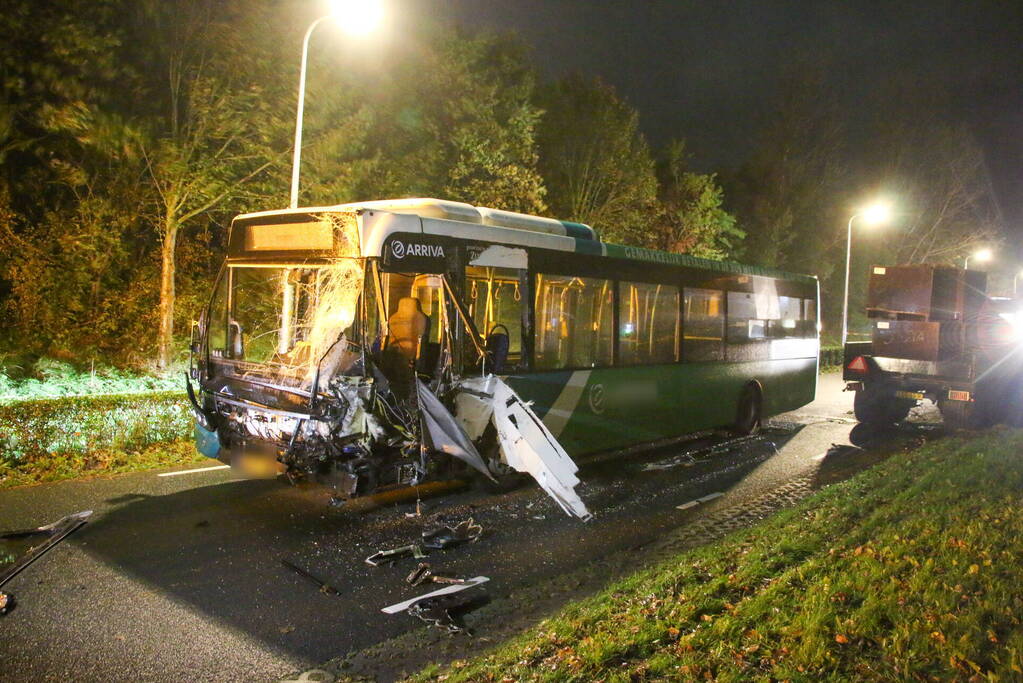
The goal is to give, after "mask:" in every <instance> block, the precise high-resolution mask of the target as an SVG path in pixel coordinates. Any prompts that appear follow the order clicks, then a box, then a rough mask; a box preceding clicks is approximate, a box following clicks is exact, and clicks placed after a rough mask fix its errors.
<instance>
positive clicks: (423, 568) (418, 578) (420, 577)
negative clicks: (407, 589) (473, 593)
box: [405, 562, 468, 586]
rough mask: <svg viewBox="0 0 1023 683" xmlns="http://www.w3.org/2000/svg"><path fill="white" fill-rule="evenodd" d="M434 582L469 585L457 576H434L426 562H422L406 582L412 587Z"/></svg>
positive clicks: (466, 580)
mask: <svg viewBox="0 0 1023 683" xmlns="http://www.w3.org/2000/svg"><path fill="white" fill-rule="evenodd" d="M427 581H432V582H433V583H450V584H459V585H460V584H464V583H468V579H460V578H458V577H455V576H444V575H441V574H434V573H433V570H431V569H430V565H429V564H428V563H426V562H420V563H419V566H418V567H416V568H415V569H413V570H412V573H411V574H409V575H408V576H407V577H405V582H406V583H408V584H409V585H410V586H418V585H419V584H422V583H426V582H427Z"/></svg>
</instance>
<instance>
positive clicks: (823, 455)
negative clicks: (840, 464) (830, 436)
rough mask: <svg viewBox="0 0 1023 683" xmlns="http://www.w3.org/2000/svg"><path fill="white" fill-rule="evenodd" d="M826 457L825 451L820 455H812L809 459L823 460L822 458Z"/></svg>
mask: <svg viewBox="0 0 1023 683" xmlns="http://www.w3.org/2000/svg"><path fill="white" fill-rule="evenodd" d="M826 457H828V454H827V453H821V454H820V455H815V456H813V457H812V458H810V459H811V460H823V459H824V458H826Z"/></svg>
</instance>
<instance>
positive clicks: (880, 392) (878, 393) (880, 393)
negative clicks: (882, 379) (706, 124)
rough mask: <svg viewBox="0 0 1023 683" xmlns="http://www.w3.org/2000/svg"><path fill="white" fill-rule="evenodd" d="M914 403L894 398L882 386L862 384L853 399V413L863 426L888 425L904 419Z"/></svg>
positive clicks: (890, 392)
mask: <svg viewBox="0 0 1023 683" xmlns="http://www.w3.org/2000/svg"><path fill="white" fill-rule="evenodd" d="M915 405H916V401H913V400H910V399H905V398H895V395H894V394H893V393H892V390H891V389H890V388H888V387H886V386H884V385H877V384H869V383H868V384H864V386H863V388H862V389H860V390H859V391H857V392H856V396H855V397H854V398H853V412H854V413H855V414H856V419H857V420H859V421H860V422H862V423H863V424H874V425H890V424H895V423H896V422H898V421H899V420H904V419H906V416H907V415H909V411H910V410H911V409H912V408H913V406H915Z"/></svg>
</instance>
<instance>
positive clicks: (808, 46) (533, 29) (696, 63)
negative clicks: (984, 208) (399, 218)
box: [413, 0, 1023, 230]
mask: <svg viewBox="0 0 1023 683" xmlns="http://www.w3.org/2000/svg"><path fill="white" fill-rule="evenodd" d="M413 5H414V7H415V8H416V9H417V10H419V11H425V12H429V13H430V14H432V15H434V16H439V17H443V18H445V19H448V20H452V21H455V22H458V23H460V24H462V25H463V26H465V27H466V28H468V29H470V30H472V29H481V28H486V29H497V30H514V31H516V32H518V33H519V34H520V35H521V36H523V37H524V38H525V39H526V41H527V42H528V43H529V44H530V45H531V46H532V47H533V49H534V50H535V57H536V61H537V62H538V63H539V64H540V65H541V67H542V69H543V70H544V71H545V72H546V73H547V74H548V75H552V76H557V75H560V74H562V73H565V72H568V71H579V72H582V73H585V74H592V75H600V76H601V77H603V78H604V79H605V80H607V81H608V82H610V83H611V84H613V85H614V86H615V87H616V88H617V89H618V91H619V92H620V93H621V94H623V95H624V96H625V98H626V99H627V100H628V101H629V102H630V103H632V104H633V105H634V106H635V107H637V108H638V109H639V111H640V116H641V121H642V126H643V130H644V131H645V132H646V134H647V136H648V137H649V138H650V140H651V142H652V143H653V144H654V145H655V146H659V145H661V144H663V143H664V142H666V141H668V140H669V139H671V138H673V137H681V138H685V139H686V141H687V143H688V145H689V148H690V149H691V150H692V152H693V153H694V161H695V164H696V165H697V167H698V168H699V170H704V171H713V170H722V169H725V168H728V167H732V166H735V165H738V164H739V163H741V162H742V161H743V160H744V158H745V157H746V155H747V154H748V153H749V151H750V148H751V145H752V144H753V141H752V139H751V134H752V132H753V131H754V130H755V126H756V123H757V121H758V116H760V115H762V113H763V112H764V110H765V103H768V102H770V98H771V94H772V92H773V91H774V89H775V88H776V86H777V83H778V79H779V78H780V77H781V76H782V74H784V73H785V70H786V68H788V67H790V66H791V65H792V63H793V61H794V60H796V59H804V60H805V59H807V58H809V59H813V58H814V57H815V56H818V55H819V56H820V58H821V59H822V60H826V61H827V63H828V64H829V65H830V69H829V72H828V73H829V76H830V77H831V78H832V79H833V81H832V82H833V83H834V84H836V85H837V86H838V87H839V88H840V89H841V91H842V92H843V93H844V101H843V106H845V107H847V108H849V109H850V111H853V112H855V111H859V110H861V109H862V108H863V107H864V106H865V101H866V99H867V96H869V94H870V92H871V90H872V89H874V88H879V87H884V86H885V85H886V83H885V80H886V79H887V78H889V77H890V76H891V74H892V73H893V72H895V71H898V72H901V73H902V74H903V75H906V74H908V75H909V77H910V78H912V79H913V80H915V81H917V82H925V83H929V84H934V86H935V87H936V88H938V89H944V90H947V92H948V93H949V95H950V98H949V104H948V105H947V107H948V111H947V112H945V113H946V114H947V115H948V116H950V117H951V118H952V119H954V120H958V121H962V122H965V123H966V124H968V125H969V126H970V128H971V129H972V130H973V132H974V133H975V134H976V135H977V136H978V139H979V140H980V142H981V144H982V145H983V146H984V149H985V151H986V153H987V156H988V163H989V167H990V170H991V174H992V179H993V181H994V184H995V187H996V190H997V192H998V195H999V198H1000V201H1001V203H1002V210H1003V212H1004V214H1005V216H1006V219H1007V222H1008V223H1009V225H1008V227H1009V229H1010V230H1018V226H1019V225H1020V224H1021V222H1023V172H1021V169H1023V49H1021V48H1023V2H1013V1H1007V2H960V3H954V2H939V1H930V2H923V1H902V2H819V3H814V2H780V1H764V0H761V1H756V0H753V1H742V2H667V1H661V2H653V1H633V2H624V1H622V2H614V1H609V0H589V1H587V0H504V1H501V0H419V1H418V2H416V1H415V0H413ZM853 119H854V122H855V115H854V116H853ZM865 142H866V143H868V144H869V141H865Z"/></svg>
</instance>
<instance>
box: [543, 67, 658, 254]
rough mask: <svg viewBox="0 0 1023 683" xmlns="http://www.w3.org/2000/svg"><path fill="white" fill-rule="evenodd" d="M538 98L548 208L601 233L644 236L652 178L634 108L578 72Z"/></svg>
mask: <svg viewBox="0 0 1023 683" xmlns="http://www.w3.org/2000/svg"><path fill="white" fill-rule="evenodd" d="M537 103H538V104H539V105H540V106H541V107H542V108H543V109H544V110H545V112H546V114H545V115H544V118H543V121H542V122H541V125H540V128H539V132H538V142H539V148H540V172H541V173H542V175H543V178H544V182H545V183H546V185H547V199H548V204H549V205H550V211H551V213H552V214H553V215H554V216H556V217H558V218H562V219H568V220H573V221H578V222H580V223H587V224H589V225H592V226H593V227H595V228H597V229H598V230H599V231H600V233H601V235H602V236H603V237H604V238H605V239H609V240H615V241H621V242H625V243H627V244H645V243H649V242H650V240H651V235H650V230H651V225H652V222H653V221H652V218H653V214H654V212H655V210H656V203H657V178H656V175H655V173H654V162H653V159H652V157H651V155H650V149H649V147H648V145H647V143H646V140H645V139H644V137H643V134H642V133H641V132H640V130H639V115H638V114H637V112H636V110H635V109H633V108H632V107H630V106H629V105H628V104H626V103H625V102H623V101H622V100H621V99H620V98H619V97H618V95H617V94H616V93H615V91H614V89H613V88H612V87H611V86H609V85H607V84H605V83H603V82H602V81H600V80H598V79H594V80H590V79H586V78H584V77H582V76H579V75H570V76H567V77H566V78H563V79H561V80H559V81H557V82H555V83H552V84H550V85H548V86H546V87H544V88H543V89H542V90H541V91H540V93H539V94H538V96H537Z"/></svg>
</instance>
